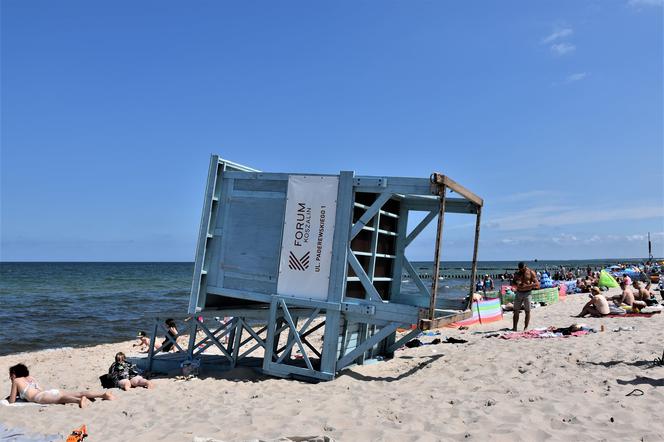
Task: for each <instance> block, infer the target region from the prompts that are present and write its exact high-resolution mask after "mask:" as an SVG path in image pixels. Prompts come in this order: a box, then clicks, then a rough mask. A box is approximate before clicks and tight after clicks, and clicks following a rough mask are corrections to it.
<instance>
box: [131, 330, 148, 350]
mask: <svg viewBox="0 0 664 442" xmlns="http://www.w3.org/2000/svg"><path fill="white" fill-rule="evenodd" d="M136 337H137V338H138V342H137V343H135V344H134V345H133V347H139V348H138V351H140V352H141V353H145V352H147V351H148V349H149V348H150V338H148V335H147V334H146V333H145V332H144V331H142V330H141V331H139V332H138V335H137V336H136Z"/></svg>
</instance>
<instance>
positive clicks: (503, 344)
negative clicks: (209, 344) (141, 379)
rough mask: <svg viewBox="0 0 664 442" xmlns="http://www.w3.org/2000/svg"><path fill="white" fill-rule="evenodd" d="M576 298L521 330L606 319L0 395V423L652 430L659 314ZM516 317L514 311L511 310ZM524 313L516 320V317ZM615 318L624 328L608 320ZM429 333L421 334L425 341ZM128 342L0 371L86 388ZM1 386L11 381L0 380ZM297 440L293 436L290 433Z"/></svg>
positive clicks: (60, 353) (373, 430)
mask: <svg viewBox="0 0 664 442" xmlns="http://www.w3.org/2000/svg"><path fill="white" fill-rule="evenodd" d="M586 299H587V297H586V295H584V294H580V295H573V296H569V297H567V300H566V301H564V302H560V303H557V304H554V305H552V306H548V307H544V308H537V309H535V310H533V313H532V315H533V317H532V324H531V328H537V327H548V326H559V327H563V326H568V325H570V324H572V323H574V322H581V321H582V322H583V323H586V324H588V325H589V326H591V327H595V328H597V329H598V330H599V329H600V327H601V326H602V325H604V328H605V331H604V332H598V333H591V334H588V335H585V336H579V337H566V338H550V339H530V340H506V339H501V338H498V337H490V338H487V337H485V336H486V335H487V334H488V333H487V332H491V331H496V330H500V329H504V328H507V327H511V320H512V316H511V314H509V313H507V314H506V315H505V317H504V319H503V320H502V321H501V322H495V323H492V324H488V325H483V326H476V327H471V328H470V329H468V330H463V331H459V330H455V329H442V330H441V334H442V337H443V338H444V337H447V336H454V337H457V338H462V339H466V340H468V343H466V344H445V343H443V344H438V345H424V346H421V347H418V348H406V349H401V350H399V351H397V353H396V355H395V358H394V359H392V360H388V361H385V362H381V363H377V364H373V365H365V366H356V367H354V368H352V369H349V370H346V371H344V372H343V373H342V374H340V375H339V376H338V378H337V379H335V380H334V381H331V382H322V383H319V384H309V383H304V382H299V381H293V380H284V379H277V378H269V377H263V376H261V375H259V374H257V373H255V372H254V371H253V370H250V369H246V368H240V369H236V370H235V371H232V372H228V373H226V374H224V375H223V376H218V375H215V376H210V377H206V376H205V373H202V374H201V377H200V378H195V379H191V380H188V381H183V380H176V379H174V378H158V379H155V383H156V389H155V390H151V391H149V390H144V389H133V390H131V391H129V392H123V391H119V390H117V389H114V390H113V392H114V393H115V395H116V398H117V399H116V400H114V401H103V402H102V401H97V402H96V403H94V404H91V406H90V407H89V408H86V409H79V408H78V407H76V406H75V405H67V406H65V405H50V406H22V407H16V406H3V407H0V416H1V418H0V421H1V422H2V423H3V424H4V425H5V426H8V427H11V428H20V429H21V430H23V431H25V432H28V433H30V432H33V433H37V434H39V433H41V434H54V433H59V434H61V435H65V434H68V433H69V432H70V431H71V430H72V429H74V428H76V427H78V426H80V425H82V424H86V425H87V427H88V432H89V438H88V439H86V440H89V441H121V440H148V441H149V440H165V441H194V440H196V441H203V440H208V439H210V440H223V441H237V440H282V439H281V438H289V439H292V440H309V439H306V438H312V439H314V438H316V437H317V438H318V439H314V440H326V439H325V438H329V439H333V440H339V441H358V440H389V441H392V440H394V441H397V440H399V441H403V440H409V441H410V440H413V441H429V440H480V441H484V440H492V441H502V440H523V441H539V440H584V441H590V440H630V441H633V440H645V441H651V440H652V441H654V440H664V422H663V421H662V420H661V419H660V418H659V416H661V414H662V410H661V406H662V404H664V367H662V366H654V364H653V363H652V362H653V360H654V358H655V357H661V355H662V350H663V349H662V344H663V343H664V342H663V341H662V338H661V333H662V330H664V315H662V314H658V315H654V316H653V317H650V318H642V317H637V318H603V319H596V318H587V319H583V320H577V319H574V318H571V317H570V316H571V315H573V314H576V313H578V312H579V311H580V309H581V307H582V305H583V303H584V302H585V301H586ZM521 321H523V319H522V320H521ZM522 324H523V322H521V324H520V327H521V326H522ZM618 327H623V328H629V327H634V328H635V330H622V331H613V330H614V329H617V328H618ZM433 338H434V337H429V336H424V337H422V338H420V339H421V340H422V341H423V342H430V341H431V340H432V339H433ZM132 343H133V341H129V342H126V343H121V344H106V345H98V346H94V347H88V348H77V349H61V350H48V351H38V352H32V353H21V354H14V355H9V356H3V357H1V358H0V371H2V372H3V373H7V370H8V368H9V366H11V365H13V364H15V363H18V362H23V363H25V364H27V365H28V367H29V368H30V370H31V374H32V375H33V376H34V377H35V378H36V379H37V380H39V381H40V382H41V384H42V385H44V386H45V387H46V388H60V389H75V390H79V389H85V388H88V389H95V390H98V389H99V387H100V385H99V381H98V376H100V375H101V374H103V373H105V371H106V370H107V369H108V366H109V365H110V363H111V362H112V358H113V355H114V354H115V353H116V352H117V351H124V352H126V353H127V354H132V346H131V344H132ZM2 379H3V380H2V384H1V386H0V388H2V390H3V392H5V393H3V396H4V395H6V394H8V393H9V387H10V383H9V379H8V377H7V376H6V375H5V376H3V378H2ZM298 438H305V439H298Z"/></svg>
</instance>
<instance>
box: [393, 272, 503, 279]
mask: <svg viewBox="0 0 664 442" xmlns="http://www.w3.org/2000/svg"><path fill="white" fill-rule="evenodd" d="M484 275H489V277H491V279H493V280H499V279H500V277H501V276H502V275H503V273H481V272H478V274H477V276H478V278H484ZM417 276H419V277H420V279H432V278H433V273H427V272H425V273H418V274H417ZM409 278H410V277H409V275H403V276H402V278H401V279H402V280H404V279H409ZM440 278H441V279H470V273H453V274H449V273H445V274H441V275H440Z"/></svg>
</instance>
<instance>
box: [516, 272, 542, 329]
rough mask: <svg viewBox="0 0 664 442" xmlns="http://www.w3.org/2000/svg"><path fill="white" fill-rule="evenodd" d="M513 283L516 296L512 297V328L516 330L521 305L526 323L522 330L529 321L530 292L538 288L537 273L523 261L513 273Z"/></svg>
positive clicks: (526, 327) (526, 326)
mask: <svg viewBox="0 0 664 442" xmlns="http://www.w3.org/2000/svg"><path fill="white" fill-rule="evenodd" d="M513 282H514V284H515V285H516V296H515V297H514V319H513V327H512V330H514V331H516V326H517V325H518V324H519V311H520V310H521V306H523V309H524V311H525V312H526V324H525V326H524V327H523V329H524V330H527V329H528V324H529V323H530V293H531V291H532V290H536V289H538V288H539V286H540V284H539V280H538V279H537V274H536V273H535V272H534V271H532V270H531V269H529V268H528V267H527V266H526V265H525V264H524V263H523V262H520V263H519V270H518V271H517V272H516V274H515V275H514V281H513Z"/></svg>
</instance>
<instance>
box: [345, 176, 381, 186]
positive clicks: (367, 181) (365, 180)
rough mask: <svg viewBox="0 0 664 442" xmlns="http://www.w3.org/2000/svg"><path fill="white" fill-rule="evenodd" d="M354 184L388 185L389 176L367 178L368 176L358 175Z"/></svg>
mask: <svg viewBox="0 0 664 442" xmlns="http://www.w3.org/2000/svg"><path fill="white" fill-rule="evenodd" d="M353 186H355V187H360V186H365V187H369V186H371V187H387V178H375V177H371V178H366V177H356V178H355V179H353Z"/></svg>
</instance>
